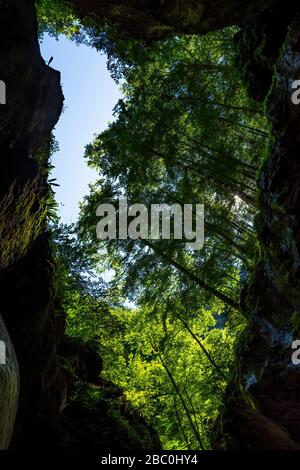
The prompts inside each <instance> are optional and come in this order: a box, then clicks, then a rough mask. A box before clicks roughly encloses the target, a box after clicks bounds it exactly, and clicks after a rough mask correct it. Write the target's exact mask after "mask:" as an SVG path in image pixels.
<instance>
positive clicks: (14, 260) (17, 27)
mask: <svg viewBox="0 0 300 470" xmlns="http://www.w3.org/2000/svg"><path fill="white" fill-rule="evenodd" d="M0 77H1V78H0V79H1V80H3V81H4V82H5V83H6V87H7V98H6V101H7V104H5V105H1V106H0V340H4V341H5V343H6V348H7V364H6V365H0V448H2V449H6V448H8V447H9V446H10V447H11V448H12V449H35V448H42V449H46V448H56V449H58V448H64V449H80V448H86V447H88V446H90V447H93V449H95V450H96V449H99V448H101V445H106V446H109V447H110V448H115V447H120V446H124V447H126V446H127V447H128V448H135V449H142V448H145V449H157V448H159V446H160V443H159V439H158V437H157V435H156V433H155V432H154V431H153V430H152V429H151V428H149V427H148V426H147V424H146V423H145V421H144V420H143V419H142V418H141V417H140V416H139V415H138V414H137V413H135V411H134V410H131V409H130V407H129V405H128V404H127V403H126V400H125V397H124V396H123V394H122V391H120V390H117V392H116V387H114V386H113V385H112V384H107V383H106V382H104V381H101V382H100V383H99V381H98V376H99V374H100V372H101V365H102V362H101V359H100V358H99V357H97V356H95V354H93V353H92V352H91V351H89V349H87V348H86V347H84V346H81V345H72V346H70V345H69V344H67V340H66V338H65V337H64V330H65V315H64V312H63V311H62V309H61V308H60V305H59V303H58V301H57V299H56V292H55V288H54V285H53V284H54V282H53V278H54V276H53V274H54V270H55V266H54V265H53V259H52V253H51V247H50V236H49V233H48V231H47V218H46V214H47V204H48V200H49V191H48V184H47V158H45V155H46V154H47V148H48V147H49V138H50V133H51V131H52V129H53V127H54V125H55V124H56V122H57V120H58V118H59V116H60V113H61V110H62V105H63V95H62V90H61V86H60V74H59V72H56V71H55V70H53V69H51V68H50V67H48V66H46V65H45V63H44V60H43V59H42V57H41V54H40V50H39V44H38V38H37V22H36V14H35V8H34V2H33V0H22V1H20V0H0ZM41 155H43V158H41ZM46 157H47V155H46ZM1 315H2V317H3V320H2V317H1ZM6 328H7V330H8V332H9V335H8V333H7V330H6ZM14 350H15V353H16V354H15V353H14ZM18 370H19V373H20V381H19V375H18ZM95 371H96V372H95ZM19 382H20V387H19ZM79 389H80V393H79V392H78V390H79ZM76 390H77V391H76ZM91 391H93V396H97V399H94V402H93V407H92V408H91V407H90V406H88V405H87V403H89V402H90V401H91V395H92V394H91V393H90V394H89V392H91ZM109 394H110V395H109ZM114 395H116V399H115V400H114V399H113V398H114ZM18 396H19V399H18ZM105 396H106V398H105ZM108 398H109V399H108ZM67 405H68V406H67ZM17 408H18V411H17ZM16 411H17V417H16V420H15V416H16Z"/></svg>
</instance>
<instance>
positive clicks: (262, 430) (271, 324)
mask: <svg viewBox="0 0 300 470" xmlns="http://www.w3.org/2000/svg"><path fill="white" fill-rule="evenodd" d="M299 77H300V14H299V13H298V14H297V15H295V17H294V19H293V21H292V23H291V25H290V27H289V31H288V37H287V39H286V41H285V43H284V46H283V47H282V50H281V53H280V57H279V59H278V61H277V64H276V69H275V77H274V82H273V86H272V89H271V92H270V93H269V96H268V98H267V110H268V115H269V118H270V122H271V124H272V131H273V143H272V146H271V148H270V149H269V151H268V157H267V158H266V160H265V163H264V165H263V167H262V169H261V172H260V178H259V190H260V215H259V218H258V221H257V225H258V232H259V238H260V244H261V250H262V256H261V260H260V262H259V264H258V266H257V270H256V272H255V274H254V276H253V278H252V280H251V282H250V284H249V286H248V288H247V289H246V290H245V292H244V293H243V296H242V305H243V309H244V311H245V313H246V314H247V316H248V318H249V329H248V331H246V333H245V335H244V337H243V339H242V341H241V344H240V348H239V351H238V360H239V370H238V371H237V376H236V380H235V382H234V383H232V384H231V385H230V387H229V388H228V393H227V408H226V411H225V413H224V414H223V417H222V420H221V423H219V424H221V433H220V434H219V442H218V445H220V443H221V442H222V441H223V446H224V447H225V448H233V449H241V448H242V449H273V450H280V449H285V450H300V369H299V367H297V366H295V365H294V364H293V362H292V353H293V349H292V347H291V346H292V342H293V341H294V340H295V339H299V338H300V322H299V319H300V257H299V249H300V217H299V216H300V193H299V188H300V165H299V155H300V106H297V105H294V104H293V103H292V100H291V96H292V93H293V90H292V86H291V85H292V82H293V80H297V79H299ZM245 389H246V392H245V391H243V390H245ZM221 445H222V444H221Z"/></svg>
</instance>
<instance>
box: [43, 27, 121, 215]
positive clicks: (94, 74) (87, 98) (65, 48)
mask: <svg viewBox="0 0 300 470" xmlns="http://www.w3.org/2000/svg"><path fill="white" fill-rule="evenodd" d="M41 52H42V56H43V57H44V59H45V61H46V62H48V61H49V59H50V58H51V57H53V61H52V63H51V65H50V66H51V67H52V68H54V69H56V70H59V71H60V72H61V84H62V89H63V93H64V97H65V102H64V112H63V113H62V115H61V117H60V120H59V122H58V124H57V125H56V127H55V130H54V135H55V138H56V140H57V141H58V143H59V146H60V150H59V152H57V153H56V154H55V155H54V156H53V160H52V163H53V165H55V169H54V170H53V173H52V178H57V183H58V184H59V185H60V186H59V187H58V188H55V189H56V200H57V202H58V203H59V216H60V218H61V222H62V223H68V224H69V223H71V222H76V220H77V218H78V213H79V208H78V204H79V202H80V201H82V200H83V197H84V196H85V195H86V194H88V192H89V189H88V185H89V183H91V182H92V181H95V180H96V179H97V173H96V171H94V170H92V169H91V168H89V167H88V166H87V163H86V161H85V159H84V158H83V156H84V149H85V146H86V145H87V144H88V143H90V142H92V140H93V137H94V135H95V134H98V133H100V132H101V131H102V130H104V129H106V127H107V125H108V122H109V121H112V120H113V116H112V110H113V107H114V106H115V104H116V103H117V101H118V100H119V99H120V98H121V96H122V95H121V92H120V90H119V88H118V86H117V85H116V83H115V82H114V81H113V79H112V78H111V76H110V73H109V72H108V70H107V67H106V60H107V59H106V56H104V55H101V54H100V53H99V52H97V51H96V50H95V49H92V48H89V47H87V46H84V45H80V46H77V45H76V44H75V43H74V42H72V41H71V40H69V39H67V38H66V37H64V36H60V37H59V40H58V41H57V40H56V39H55V38H53V37H50V36H49V35H45V36H44V39H43V41H42V43H41Z"/></svg>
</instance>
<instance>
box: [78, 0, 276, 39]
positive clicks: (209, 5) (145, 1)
mask: <svg viewBox="0 0 300 470" xmlns="http://www.w3.org/2000/svg"><path fill="white" fill-rule="evenodd" d="M69 3H70V4H73V6H74V8H75V11H76V12H77V13H78V14H79V16H80V17H81V18H82V19H84V20H92V21H93V22H95V23H96V24H98V25H103V24H110V25H112V26H113V27H114V28H115V29H116V30H117V32H118V33H119V34H124V35H126V36H129V37H131V38H137V39H144V40H146V41H147V40H150V41H152V40H156V39H162V38H164V37H167V36H171V35H174V34H179V33H186V34H201V33H206V32H208V31H213V30H216V29H219V28H224V27H226V26H231V25H234V24H238V23H241V22H243V21H244V20H245V19H246V18H250V17H252V16H255V15H257V13H259V12H262V11H264V10H265V9H266V8H268V7H270V6H271V5H273V4H275V3H276V0H101V1H99V0H71V1H70V2H69Z"/></svg>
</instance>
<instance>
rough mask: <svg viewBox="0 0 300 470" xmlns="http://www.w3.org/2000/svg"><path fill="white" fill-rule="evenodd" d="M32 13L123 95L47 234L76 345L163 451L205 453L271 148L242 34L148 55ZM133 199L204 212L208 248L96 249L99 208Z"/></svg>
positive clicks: (171, 244) (183, 40) (50, 6)
mask: <svg viewBox="0 0 300 470" xmlns="http://www.w3.org/2000/svg"><path fill="white" fill-rule="evenodd" d="M36 3H37V6H38V15H39V23H40V34H41V37H42V36H43V34H45V33H51V34H52V35H55V36H57V37H58V35H59V34H65V35H67V36H68V37H70V38H71V39H73V40H75V41H77V42H78V43H84V44H87V45H89V46H90V47H95V48H96V49H97V50H99V52H100V53H104V54H106V55H107V64H108V69H109V70H110V72H111V74H112V77H113V78H114V80H116V82H117V83H119V84H120V86H121V89H122V93H123V98H122V99H121V100H120V101H119V102H118V103H116V106H115V109H114V121H113V122H112V123H110V125H109V126H108V128H107V129H106V130H105V131H104V132H102V133H101V134H99V135H98V136H96V137H95V139H94V141H93V142H91V143H87V146H86V152H85V158H86V161H87V163H88V165H90V166H91V167H93V168H95V169H96V170H97V172H98V174H99V179H98V181H97V182H96V183H95V184H93V185H92V186H91V187H90V193H89V194H88V195H87V196H86V197H85V199H84V201H82V204H81V211H80V218H79V220H78V222H77V224H76V225H75V226H66V225H62V224H60V223H59V221H57V222H55V223H53V222H52V223H51V224H50V226H51V227H50V228H51V230H52V238H53V246H54V249H55V258H56V266H57V267H56V289H57V295H58V297H59V299H60V302H61V303H62V305H63V307H64V309H65V311H66V314H67V324H68V330H67V332H68V335H70V336H71V337H72V338H75V339H78V340H79V341H83V342H86V343H92V344H93V345H94V347H96V349H97V350H98V352H99V354H100V356H101V357H102V359H103V365H104V366H103V367H104V368H103V373H102V374H103V376H104V377H105V378H107V379H108V380H110V381H112V382H113V383H115V384H116V385H118V386H120V387H121V388H122V389H123V390H124V393H125V394H126V397H127V398H128V400H129V402H130V403H131V405H132V406H133V407H134V408H135V409H136V410H138V412H139V413H140V414H141V415H142V416H143V417H145V418H146V420H147V422H148V423H149V424H150V425H152V426H153V427H154V428H155V429H156V430H157V432H158V434H159V437H160V440H161V442H162V445H163V448H165V449H208V448H210V446H211V438H212V434H213V432H214V423H215V420H216V418H217V416H218V413H219V411H220V408H221V407H222V404H223V399H224V392H225V388H226V385H227V384H228V382H229V380H230V378H231V371H232V370H233V367H232V365H233V363H234V362H235V361H237V360H238V359H237V357H236V348H237V346H238V343H239V339H240V338H241V335H242V332H243V330H244V328H245V326H246V317H245V315H244V312H243V311H242V307H241V305H240V295H241V291H242V289H243V286H244V285H245V283H246V281H247V279H248V277H249V275H250V274H251V273H252V272H253V270H254V268H255V265H256V260H257V258H258V243H257V236H256V232H255V216H256V213H257V190H256V180H257V173H258V169H259V168H260V165H261V163H262V160H263V157H264V154H265V148H266V146H267V145H268V142H269V131H268V128H267V124H266V118H265V115H264V110H263V108H262V105H260V104H258V103H257V102H254V101H252V100H251V99H250V98H249V96H248V95H247V92H246V89H245V86H244V84H243V82H242V80H241V79H240V76H239V71H238V69H237V67H236V44H235V34H236V28H227V29H225V30H220V31H217V32H213V33H209V34H207V35H204V36H193V35H191V36H186V35H185V36H183V35H182V36H175V37H171V38H168V39H165V40H164V41H158V42H155V43H153V44H151V45H149V44H143V43H142V42H140V41H135V40H125V39H120V38H117V37H116V36H115V35H114V33H113V31H109V30H105V28H103V30H99V28H96V27H93V26H92V25H82V24H81V23H80V22H79V21H78V19H76V16H75V15H74V13H73V12H72V10H71V9H70V8H69V7H67V6H66V4H65V3H63V2H60V1H58V0H56V1H55V2H49V1H47V0H38V1H37V2H36ZM124 194H125V195H126V197H127V198H128V202H129V203H130V204H133V203H136V202H138V203H142V204H145V205H146V206H147V207H150V205H151V204H153V203H164V204H168V205H172V204H175V203H177V204H181V205H183V204H193V205H195V204H204V208H205V222H204V227H205V242H204V246H203V248H202V249H201V250H199V251H191V250H186V248H185V243H184V242H183V241H182V240H177V239H176V238H175V237H174V236H172V237H171V240H161V239H158V240H151V239H146V240H145V239H144V240H141V239H139V240H131V239H126V240H121V239H118V238H117V239H116V240H101V241H100V240H99V239H98V238H97V236H96V225H97V222H98V218H97V216H96V209H97V207H98V206H99V205H100V204H108V203H110V204H113V205H115V206H116V207H117V201H118V199H119V198H121V197H122V196H123V195H124ZM172 235H174V234H172ZM107 271H112V272H113V278H112V280H111V281H110V282H104V281H103V276H104V274H105V273H106V272H107Z"/></svg>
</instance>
